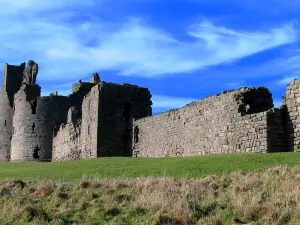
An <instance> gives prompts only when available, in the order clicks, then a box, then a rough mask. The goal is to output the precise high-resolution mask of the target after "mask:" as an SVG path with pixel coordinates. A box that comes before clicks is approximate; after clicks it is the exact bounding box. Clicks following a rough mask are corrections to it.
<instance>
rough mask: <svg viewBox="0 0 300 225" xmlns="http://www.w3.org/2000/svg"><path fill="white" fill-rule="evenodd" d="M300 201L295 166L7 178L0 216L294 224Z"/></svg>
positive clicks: (0, 187) (299, 220)
mask: <svg viewBox="0 0 300 225" xmlns="http://www.w3.org/2000/svg"><path fill="white" fill-rule="evenodd" d="M299 201H300V167H299V166H298V167H295V168H288V167H277V168H272V169H268V170H266V171H265V172H261V173H249V174H244V173H242V172H235V173H233V174H231V175H226V176H221V177H218V176H210V177H206V178H204V179H188V180H175V179H169V178H161V179H158V178H139V179H133V180H130V179H124V180H112V179H110V180H96V181H91V180H89V181H87V180H86V181H82V182H81V183H79V184H77V183H74V184H64V183H59V182H54V181H51V182H50V181H47V182H40V183H39V182H27V183H25V182H22V181H5V182H2V183H1V184H0V204H1V205H2V206H3V207H1V208H0V218H7V220H6V221H5V220H0V224H19V222H20V221H23V224H28V223H31V224H71V223H75V222H76V223H77V224H154V225H158V224H211V225H219V224H273V225H275V224H276V225H281V224H282V225H283V224H300V207H299V206H300V205H299ZM41 221H42V222H41Z"/></svg>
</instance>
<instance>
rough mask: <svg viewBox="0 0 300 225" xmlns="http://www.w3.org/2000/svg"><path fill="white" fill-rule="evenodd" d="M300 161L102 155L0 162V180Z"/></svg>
mask: <svg viewBox="0 0 300 225" xmlns="http://www.w3.org/2000/svg"><path fill="white" fill-rule="evenodd" d="M299 162H300V153H292V152H288V153H272V154H271V153H270V154H253V153H252V154H251V153H249V154H247V153H243V154H219V155H210V156H199V157H185V158H125V157H113V158H98V159H90V160H78V161H66V162H55V163H0V180H5V179H23V180H36V179H55V180H65V181H76V180H80V179H82V178H83V177H85V178H88V179H90V178H95V179H97V178H137V177H149V176H150V177H164V176H165V177H169V178H201V177H205V176H208V175H212V174H216V175H222V174H229V173H231V172H234V171H237V170H242V171H245V172H250V171H259V170H262V169H266V168H270V167H274V166H280V165H288V166H295V165H297V164H299Z"/></svg>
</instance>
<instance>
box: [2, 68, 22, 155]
mask: <svg viewBox="0 0 300 225" xmlns="http://www.w3.org/2000/svg"><path fill="white" fill-rule="evenodd" d="M24 69H25V63H22V64H21V65H20V66H12V65H8V64H5V66H4V71H3V77H2V89H1V92H0V161H9V159H10V147H11V138H12V120H13V104H14V94H15V93H16V92H17V91H18V90H19V89H20V87H21V84H22V80H23V70H24Z"/></svg>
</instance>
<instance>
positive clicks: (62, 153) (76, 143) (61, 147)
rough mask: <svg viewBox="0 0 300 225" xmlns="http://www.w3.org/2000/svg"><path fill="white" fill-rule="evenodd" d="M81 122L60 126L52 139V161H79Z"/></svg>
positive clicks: (80, 155)
mask: <svg viewBox="0 0 300 225" xmlns="http://www.w3.org/2000/svg"><path fill="white" fill-rule="evenodd" d="M81 149H82V144H81V121H78V122H76V123H72V122H70V123H67V124H66V125H63V124H62V125H61V127H60V129H59V131H58V132H57V134H56V136H54V137H53V146H52V161H63V160H76V159H81V158H82V154H81Z"/></svg>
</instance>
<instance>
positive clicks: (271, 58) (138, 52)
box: [0, 0, 300, 113]
mask: <svg viewBox="0 0 300 225" xmlns="http://www.w3.org/2000/svg"><path fill="white" fill-rule="evenodd" d="M0 5H1V8H2V10H1V11H0V26H1V30H0V43H1V45H0V68H3V66H4V63H8V64H15V65H19V64H20V63H21V62H27V61H28V60H29V59H33V60H35V61H36V62H37V63H39V67H40V71H39V75H38V79H37V82H38V83H39V84H40V85H41V86H42V90H43V91H42V94H43V95H48V94H49V93H50V92H52V91H56V90H57V91H58V92H59V93H60V94H63V95H67V94H69V93H70V92H71V85H72V83H74V82H77V81H78V80H79V79H82V80H88V79H89V78H90V76H91V75H92V74H93V73H94V72H98V73H99V75H100V78H101V80H104V81H111V82H116V83H131V84H136V85H140V86H144V87H148V88H149V89H150V91H151V93H152V95H153V97H152V101H153V112H154V113H159V112H163V111H167V110H169V109H172V108H178V107H182V106H184V105H185V104H187V103H189V102H191V101H194V100H198V99H202V98H204V97H206V96H210V95H214V94H217V93H220V92H221V91H222V90H228V89H236V88H239V87H240V86H250V87H252V86H265V87H267V88H269V89H270V91H271V92H272V94H273V98H274V103H275V105H276V106H279V105H280V103H281V97H282V95H283V94H284V92H285V90H286V85H287V84H288V83H289V82H290V81H291V80H293V79H297V78H300V36H299V31H300V23H299V19H300V1H299V0H289V1H286V2H284V1H282V0H264V1H260V0H243V1H241V0H229V1H224V0H209V1H208V0H114V1H111V0H110V1H109V0H76V1H75V0H51V1H50V0H14V1H11V0H0Z"/></svg>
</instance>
